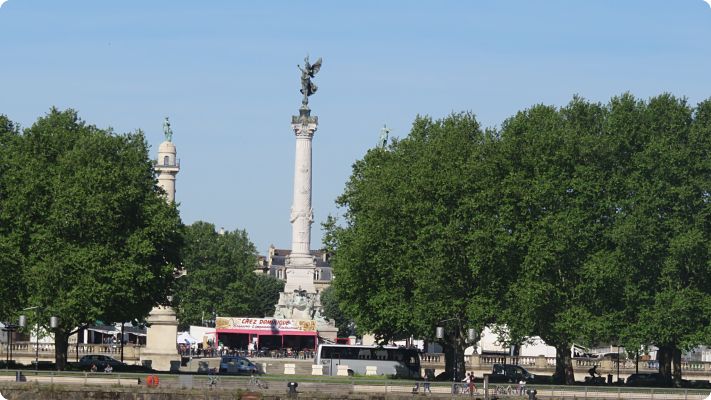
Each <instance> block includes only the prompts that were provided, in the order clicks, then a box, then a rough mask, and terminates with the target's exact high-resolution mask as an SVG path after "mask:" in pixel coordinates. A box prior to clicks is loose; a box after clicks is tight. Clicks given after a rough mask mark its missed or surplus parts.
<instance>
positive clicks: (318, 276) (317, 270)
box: [314, 268, 321, 281]
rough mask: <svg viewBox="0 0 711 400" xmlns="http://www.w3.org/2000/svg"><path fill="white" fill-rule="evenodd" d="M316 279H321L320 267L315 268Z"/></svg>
mask: <svg viewBox="0 0 711 400" xmlns="http://www.w3.org/2000/svg"><path fill="white" fill-rule="evenodd" d="M314 280H315V281H320V280H321V270H320V269H318V268H317V269H315V270H314Z"/></svg>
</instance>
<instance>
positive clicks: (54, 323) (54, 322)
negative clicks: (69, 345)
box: [49, 317, 59, 371]
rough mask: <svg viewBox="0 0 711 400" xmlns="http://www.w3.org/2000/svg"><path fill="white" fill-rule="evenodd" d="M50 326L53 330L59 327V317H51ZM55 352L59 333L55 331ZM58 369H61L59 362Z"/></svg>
mask: <svg viewBox="0 0 711 400" xmlns="http://www.w3.org/2000/svg"><path fill="white" fill-rule="evenodd" d="M49 327H50V328H51V329H53V330H55V331H56V330H57V328H59V317H49ZM54 352H55V354H56V353H57V333H56V332H55V333H54ZM57 371H59V364H57Z"/></svg>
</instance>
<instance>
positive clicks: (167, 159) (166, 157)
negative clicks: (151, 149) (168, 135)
mask: <svg viewBox="0 0 711 400" xmlns="http://www.w3.org/2000/svg"><path fill="white" fill-rule="evenodd" d="M163 165H170V156H165V157H163Z"/></svg>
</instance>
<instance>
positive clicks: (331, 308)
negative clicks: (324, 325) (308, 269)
mask: <svg viewBox="0 0 711 400" xmlns="http://www.w3.org/2000/svg"><path fill="white" fill-rule="evenodd" d="M321 305H322V306H323V316H324V317H326V318H328V319H331V320H333V321H334V323H335V324H336V328H338V337H348V336H351V335H355V330H354V329H353V328H354V323H353V321H352V320H351V319H350V318H348V317H347V316H346V315H345V314H343V310H341V307H340V305H339V303H338V294H337V293H336V291H335V287H334V286H329V287H327V288H326V289H324V290H323V291H321Z"/></svg>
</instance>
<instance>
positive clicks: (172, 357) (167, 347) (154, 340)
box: [141, 307, 180, 371]
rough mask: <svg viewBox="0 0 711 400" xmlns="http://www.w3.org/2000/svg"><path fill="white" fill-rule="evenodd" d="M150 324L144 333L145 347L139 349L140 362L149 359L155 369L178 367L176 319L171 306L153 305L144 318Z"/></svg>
mask: <svg viewBox="0 0 711 400" xmlns="http://www.w3.org/2000/svg"><path fill="white" fill-rule="evenodd" d="M146 322H147V323H149V324H150V326H149V327H148V332H147V334H146V348H145V349H144V350H143V351H141V362H142V363H143V362H144V361H149V360H150V364H151V368H153V369H154V370H156V371H177V370H178V369H180V355H179V354H178V349H177V342H176V339H177V337H178V320H177V319H176V318H175V311H174V310H173V308H171V307H153V309H152V310H151V313H150V314H149V315H148V318H146Z"/></svg>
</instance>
